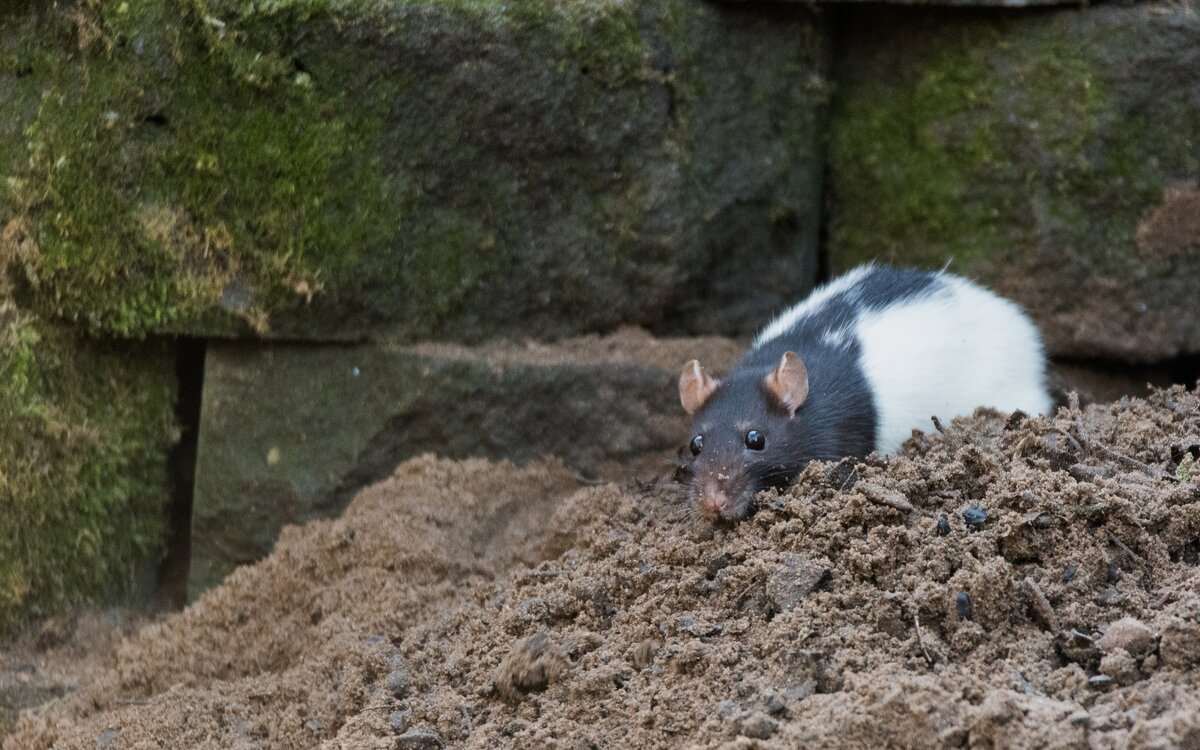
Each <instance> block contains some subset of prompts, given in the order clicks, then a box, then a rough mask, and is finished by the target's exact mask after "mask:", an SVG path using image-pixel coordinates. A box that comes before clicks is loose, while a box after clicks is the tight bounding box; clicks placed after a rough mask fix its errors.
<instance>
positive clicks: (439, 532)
mask: <svg viewBox="0 0 1200 750" xmlns="http://www.w3.org/2000/svg"><path fill="white" fill-rule="evenodd" d="M1197 435H1200V397H1198V396H1197V393H1196V392H1195V391H1188V390H1186V389H1184V388H1182V387H1175V388H1172V389H1169V390H1165V391H1157V392H1154V393H1153V394H1151V395H1150V396H1149V397H1147V398H1146V399H1125V400H1122V401H1120V402H1117V403H1114V404H1110V405H1106V406H1093V407H1089V408H1087V409H1086V410H1082V409H1079V408H1078V406H1077V405H1074V404H1073V405H1071V406H1068V407H1067V408H1065V409H1062V410H1060V411H1059V413H1058V415H1057V416H1056V417H1054V418H1051V419H1043V418H1027V417H1024V416H1023V415H1020V414H1018V415H1013V416H1007V415H1001V414H997V413H994V412H988V411H981V412H979V413H977V414H976V415H975V416H974V417H972V418H970V419H965V420H958V421H956V422H954V423H953V424H950V425H946V426H943V427H941V428H940V429H931V432H930V434H918V435H915V436H914V438H913V439H912V440H911V441H910V442H909V443H908V444H907V445H906V447H905V449H904V450H903V452H902V453H901V455H898V456H890V457H871V458H868V459H867V460H864V461H851V460H846V461H842V462H840V463H837V464H814V465H812V466H810V467H809V468H808V469H807V470H806V471H805V472H804V474H803V475H802V476H801V477H800V479H799V480H798V482H797V483H796V485H795V486H794V487H793V488H791V489H790V490H788V491H787V492H785V493H782V494H772V493H766V494H764V495H762V496H760V498H759V501H758V504H759V507H758V512H757V513H756V514H755V515H754V516H753V517H752V518H750V519H749V520H747V521H745V522H743V523H741V524H738V525H733V526H713V525H712V524H710V523H708V522H707V521H703V520H701V519H699V518H697V517H696V514H695V512H694V511H693V509H692V508H690V507H689V506H688V504H687V500H686V498H685V496H684V494H683V493H682V492H681V491H680V489H679V487H678V486H677V485H674V484H673V483H672V482H670V481H667V480H660V481H649V482H641V483H639V482H636V481H635V482H631V483H630V484H628V485H626V486H619V485H616V484H607V485H603V486H597V487H580V486H579V485H578V484H577V483H576V480H575V478H574V476H573V474H572V473H571V472H569V471H567V470H565V469H563V468H562V467H561V466H559V465H557V464H555V463H549V462H547V463H540V464H533V465H530V466H527V467H526V468H524V469H517V468H514V467H512V466H511V465H508V464H495V463H487V462H483V461H461V462H452V461H445V460H437V459H434V458H431V457H423V458H419V459H415V460H413V461H410V462H407V463H405V464H403V465H402V466H400V467H399V468H398V469H397V470H396V472H395V474H394V475H393V476H392V477H391V478H390V479H388V480H386V481H384V482H382V483H380V484H378V485H376V486H374V487H371V488H369V489H367V490H365V491H363V492H362V493H361V494H360V495H359V496H358V497H357V498H356V499H355V501H354V502H353V504H352V505H351V506H350V508H349V509H348V510H347V512H346V514H345V515H344V516H343V517H342V518H340V519H338V520H336V521H322V522H314V523H311V524H308V525H307V526H305V527H303V528H290V529H288V530H287V532H286V533H285V534H284V536H283V538H282V539H281V540H280V542H279V545H278V547H277V549H276V552H275V553H274V554H273V555H272V556H271V557H270V558H268V559H267V560H265V561H263V562H262V563H260V564H258V565H255V566H253V567H249V568H244V569H242V570H240V571H238V572H237V573H235V574H234V575H233V576H231V577H230V578H229V580H228V581H227V582H226V583H225V584H224V585H223V586H222V587H221V588H219V589H216V590H214V591H212V592H210V593H209V594H207V595H205V596H204V597H203V598H202V599H201V600H199V601H198V602H197V603H196V604H194V605H193V606H192V607H190V608H189V609H188V610H187V611H185V612H184V613H182V614H180V615H178V616H176V617H173V618H170V619H168V620H166V621H165V622H162V623H158V624H154V625H151V626H149V627H146V628H144V629H143V630H142V631H141V632H140V633H138V634H137V635H136V636H133V637H132V638H130V639H129V640H128V641H127V642H126V643H125V644H123V645H122V646H121V647H120V649H119V651H118V654H117V659H116V662H115V666H114V667H112V668H111V669H108V670H106V671H104V672H102V673H101V674H99V675H96V676H94V677H92V678H91V679H89V680H86V681H85V684H83V685H82V686H81V687H80V688H79V689H78V690H76V691H75V692H73V693H71V694H70V695H68V696H66V697H65V698H63V699H61V700H59V701H58V702H57V703H55V704H53V705H52V706H50V707H49V708H48V709H46V710H44V711H42V712H40V713H39V714H37V715H26V716H25V717H23V718H22V719H21V721H20V723H19V725H18V727H17V729H16V732H15V733H14V734H13V735H12V736H10V737H9V738H8V739H7V741H6V743H5V745H4V747H5V748H7V749H8V750H14V749H15V748H42V747H62V748H75V747H79V748H83V747H87V748H94V747H97V746H99V745H100V744H104V745H105V746H107V747H113V748H118V747H157V746H165V747H280V748H291V747H314V746H322V747H328V748H360V747H361V748H392V747H431V748H432V747H470V748H491V747H521V748H534V747H571V748H584V747H597V748H602V747H619V746H628V747H650V748H654V747H663V748H665V747H680V746H689V747H696V746H699V747H731V748H733V747H780V748H784V747H805V746H814V747H863V746H871V745H876V746H884V747H926V746H949V747H971V748H991V747H1018V748H1020V747H1030V748H1032V747H1054V748H1116V747H1145V748H1149V747H1189V746H1191V747H1195V746H1197V745H1200V695H1197V693H1196V691H1195V689H1194V686H1195V685H1196V684H1197V681H1198V680H1200V647H1197V645H1196V644H1197V643H1200V570H1198V568H1197V565H1198V564H1200V469H1194V468H1193V466H1194V465H1195V463H1194V462H1195V461H1196V458H1197V455H1196V454H1197V453H1200V445H1197V438H1196V436H1197ZM1189 457H1191V458H1190V459H1189Z"/></svg>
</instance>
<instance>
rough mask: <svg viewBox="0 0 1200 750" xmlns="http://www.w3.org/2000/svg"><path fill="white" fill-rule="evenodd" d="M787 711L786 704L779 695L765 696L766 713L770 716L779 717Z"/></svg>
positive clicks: (773, 693)
mask: <svg viewBox="0 0 1200 750" xmlns="http://www.w3.org/2000/svg"><path fill="white" fill-rule="evenodd" d="M786 710H787V703H786V702H784V700H783V697H782V696H780V695H779V693H776V692H772V693H771V694H770V695H768V696H767V713H769V714H770V715H772V716H779V715H780V714H782V713H783V712H784V711H786Z"/></svg>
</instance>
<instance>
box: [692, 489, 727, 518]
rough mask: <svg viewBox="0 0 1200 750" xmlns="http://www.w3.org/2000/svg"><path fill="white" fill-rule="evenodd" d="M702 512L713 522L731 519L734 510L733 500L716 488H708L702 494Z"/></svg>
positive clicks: (723, 491)
mask: <svg viewBox="0 0 1200 750" xmlns="http://www.w3.org/2000/svg"><path fill="white" fill-rule="evenodd" d="M699 500H700V512H701V513H703V514H704V515H706V516H708V517H709V518H711V519H712V520H714V521H715V520H717V519H718V518H729V516H730V511H732V510H733V498H731V497H730V496H729V494H728V493H726V492H725V490H723V489H721V488H719V487H716V486H706V487H704V488H703V489H702V490H701V492H700V498H699Z"/></svg>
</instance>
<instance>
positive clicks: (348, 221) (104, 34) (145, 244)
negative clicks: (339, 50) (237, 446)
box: [11, 1, 395, 336]
mask: <svg viewBox="0 0 1200 750" xmlns="http://www.w3.org/2000/svg"><path fill="white" fill-rule="evenodd" d="M294 19H295V16H294V15H293V16H292V17H291V18H289V19H285V20H282V21H280V23H281V24H283V25H284V26H285V27H286V24H287V23H288V22H289V21H294ZM45 24H46V27H44V28H43V29H42V33H41V34H40V35H38V36H36V37H30V38H28V39H27V45H28V46H27V48H26V49H25V50H24V55H25V56H26V59H28V60H30V61H31V66H32V75H31V76H30V79H31V80H30V81H29V83H28V84H26V85H27V86H30V87H37V88H40V89H41V90H42V91H43V92H44V93H43V95H42V98H41V102H42V103H41V107H40V110H39V111H38V113H37V117H36V119H35V121H34V123H33V124H32V125H31V127H30V128H29V129H28V132H27V136H28V149H29V157H30V168H29V172H28V174H27V175H25V176H24V177H23V179H21V180H20V181H19V182H18V183H17V184H16V185H15V186H14V187H13V190H12V195H11V199H12V200H13V202H15V203H16V204H17V205H19V206H21V207H22V208H23V210H24V213H25V214H26V215H27V216H30V217H32V219H31V222H32V228H33V231H32V239H33V240H34V243H35V244H36V252H31V253H25V254H24V255H23V256H22V259H23V261H24V268H23V270H24V275H25V278H26V280H27V282H28V285H29V286H30V287H31V289H32V291H33V293H34V299H36V301H37V303H38V305H39V307H42V308H43V309H45V310H46V311H47V312H48V313H50V314H52V315H54V316H56V317H62V318H66V319H70V320H77V321H81V322H83V323H85V324H87V325H88V326H89V327H90V328H92V329H93V330H102V331H105V332H108V333H113V334H117V335H122V336H138V335H142V334H145V333H147V332H149V331H156V330H189V331H193V332H212V333H216V332H222V331H229V330H231V329H232V330H236V329H237V328H238V327H239V326H236V325H235V323H236V322H237V321H241V322H244V323H247V324H249V325H250V326H251V327H253V328H255V329H258V330H259V331H265V330H266V327H267V324H268V317H267V316H268V313H269V312H270V311H272V310H274V309H276V308H277V307H279V306H281V305H283V304H287V303H290V302H293V301H295V300H296V299H297V298H298V297H305V298H307V297H308V296H310V295H311V294H313V293H315V292H318V291H319V290H320V289H321V287H322V284H323V283H324V280H325V277H326V276H327V275H331V274H336V273H337V272H339V271H342V270H344V269H345V268H348V267H349V266H351V265H352V264H353V262H354V260H355V257H356V255H357V254H358V253H360V252H371V251H372V250H374V249H377V248H378V247H379V246H380V245H381V244H384V243H387V242H389V241H390V240H391V238H392V235H393V233H394V227H395V223H394V217H393V215H392V212H389V211H385V210H383V207H384V206H385V205H387V204H388V203H389V189H388V186H387V184H386V180H385V179H384V177H383V175H382V173H381V171H380V169H379V166H378V164H377V163H374V162H373V161H372V159H373V152H374V150H375V149H374V148H373V140H372V139H373V138H374V137H375V136H376V134H377V131H378V127H379V117H378V113H377V112H372V111H365V112H364V111H363V110H362V108H361V107H359V108H354V107H350V106H348V105H347V104H346V102H345V101H344V99H345V94H344V93H339V92H336V91H333V90H331V88H332V87H330V88H327V89H324V90H318V88H317V87H316V86H315V85H314V84H313V83H312V81H311V79H310V78H308V77H306V76H305V74H304V73H303V72H302V71H299V70H296V69H294V66H293V65H292V62H291V61H290V60H288V59H285V58H281V57H280V56H278V55H273V54H271V53H270V52H269V51H268V52H266V53H265V54H264V53H263V52H262V51H260V50H256V49H255V48H254V47H252V46H251V45H250V42H249V41H247V40H246V39H244V38H243V35H242V34H241V33H240V32H238V31H236V30H235V29H233V28H231V27H228V26H227V25H226V24H225V22H223V21H221V20H220V19H218V18H216V17H214V16H211V15H207V14H206V13H205V11H204V9H203V7H202V4H200V3H185V2H168V3H158V2H136V1H135V2H123V3H104V4H97V5H95V6H86V5H85V6H83V7H82V8H79V9H76V10H74V11H71V12H69V13H66V14H65V15H64V14H56V13H50V14H48V15H47V17H46V21H45ZM46 39H53V40H54V42H53V43H48V42H46V41H45V40H46Z"/></svg>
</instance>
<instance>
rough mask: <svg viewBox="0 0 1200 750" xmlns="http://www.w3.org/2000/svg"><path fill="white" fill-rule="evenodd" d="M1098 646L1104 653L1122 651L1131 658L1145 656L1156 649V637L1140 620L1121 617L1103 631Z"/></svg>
mask: <svg viewBox="0 0 1200 750" xmlns="http://www.w3.org/2000/svg"><path fill="white" fill-rule="evenodd" d="M1099 644H1100V648H1102V649H1104V650H1105V651H1115V650H1116V649H1122V650H1124V651H1126V652H1128V653H1129V654H1131V655H1133V656H1146V655H1147V654H1150V653H1152V652H1153V651H1154V649H1156V648H1157V647H1158V637H1157V636H1155V634H1154V631H1153V630H1151V629H1150V628H1149V627H1147V625H1146V624H1145V623H1143V622H1142V621H1141V620H1138V619H1136V618H1134V617H1122V618H1121V619H1120V620H1117V621H1116V622H1114V623H1111V624H1110V625H1109V626H1108V627H1107V628H1106V629H1105V631H1104V636H1103V637H1102V638H1101V639H1100V641H1099Z"/></svg>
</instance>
